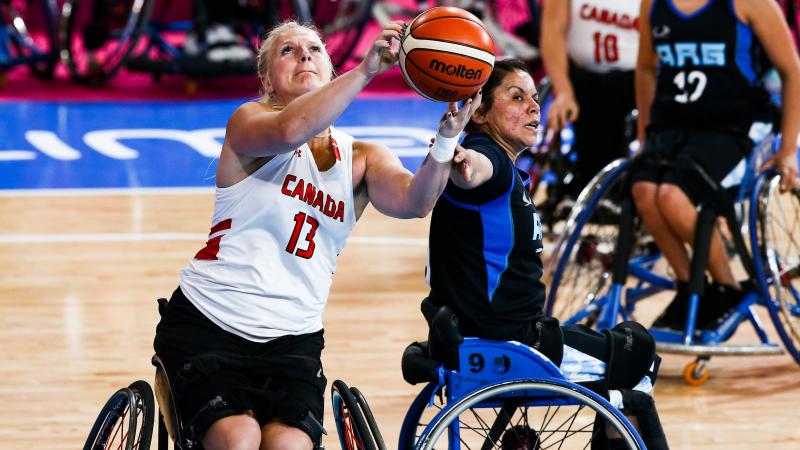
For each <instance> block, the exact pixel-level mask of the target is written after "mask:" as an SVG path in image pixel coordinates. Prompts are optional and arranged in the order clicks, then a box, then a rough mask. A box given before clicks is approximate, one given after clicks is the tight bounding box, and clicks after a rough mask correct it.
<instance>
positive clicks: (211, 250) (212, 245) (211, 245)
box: [194, 219, 233, 261]
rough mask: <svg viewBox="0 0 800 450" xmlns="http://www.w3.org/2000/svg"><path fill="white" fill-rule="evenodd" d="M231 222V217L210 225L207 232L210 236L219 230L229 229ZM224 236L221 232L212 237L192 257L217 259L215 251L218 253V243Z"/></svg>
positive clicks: (209, 259)
mask: <svg viewBox="0 0 800 450" xmlns="http://www.w3.org/2000/svg"><path fill="white" fill-rule="evenodd" d="M232 224H233V219H225V220H223V221H221V222H219V223H217V224H215V225H214V226H212V227H211V232H209V233H208V235H209V236H211V235H212V234H214V233H218V232H220V231H225V230H230V229H231V225H232ZM223 236H225V235H224V234H221V235H219V236H216V237H213V238H211V239H209V240H208V241H207V242H206V246H205V247H203V248H202V249H201V250H200V251H199V252H197V254H196V255H194V259H200V260H203V261H216V260H217V253H219V243H220V241H222V237H223Z"/></svg>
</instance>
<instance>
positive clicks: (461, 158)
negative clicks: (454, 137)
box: [453, 145, 476, 183]
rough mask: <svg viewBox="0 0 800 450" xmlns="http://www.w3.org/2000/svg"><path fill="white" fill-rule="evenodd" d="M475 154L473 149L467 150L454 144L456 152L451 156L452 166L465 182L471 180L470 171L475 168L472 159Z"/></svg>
mask: <svg viewBox="0 0 800 450" xmlns="http://www.w3.org/2000/svg"><path fill="white" fill-rule="evenodd" d="M475 156H476V153H475V151H473V150H467V149H465V148H464V147H462V146H460V145H456V154H455V156H453V164H454V167H453V168H454V169H455V171H456V172H457V173H458V174H459V175H461V177H462V178H463V179H464V181H465V182H467V183H469V182H470V180H472V173H473V172H474V169H475V165H474V164H473V163H472V161H473V159H474V158H475Z"/></svg>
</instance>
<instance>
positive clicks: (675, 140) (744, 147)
mask: <svg viewBox="0 0 800 450" xmlns="http://www.w3.org/2000/svg"><path fill="white" fill-rule="evenodd" d="M752 148H753V143H752V141H751V140H750V139H749V138H748V137H747V136H742V135H739V134H734V133H729V132H724V131H707V130H703V131H700V130H660V131H651V132H648V135H647V140H646V141H645V145H644V149H643V153H644V154H655V155H656V156H657V157H658V158H659V159H663V160H665V161H676V160H677V158H678V156H688V157H689V158H691V159H692V160H693V161H694V162H696V163H697V164H698V165H700V167H702V168H703V170H705V171H706V173H707V174H708V176H709V177H711V179H713V180H714V181H715V182H716V183H720V182H721V181H722V180H723V179H724V178H725V177H726V176H727V175H728V174H729V173H730V172H731V171H732V170H733V169H734V168H735V167H736V166H737V165H738V164H739V162H740V161H741V160H742V159H743V158H747V155H749V154H750V150H751V149H752ZM631 180H632V181H633V182H634V183H635V182H638V181H649V182H651V183H655V184H666V183H669V184H674V185H676V186H678V187H679V188H681V190H683V192H685V193H686V195H687V196H688V197H689V199H690V200H691V201H692V203H694V204H695V205H696V204H697V203H698V202H699V201H700V199H701V198H702V193H700V192H695V189H693V188H692V187H691V186H689V185H687V184H686V183H685V182H683V180H681V178H680V177H678V175H677V174H676V173H675V171H674V170H673V169H671V168H664V167H641V168H639V169H638V170H637V171H636V173H634V174H633V175H632V177H631Z"/></svg>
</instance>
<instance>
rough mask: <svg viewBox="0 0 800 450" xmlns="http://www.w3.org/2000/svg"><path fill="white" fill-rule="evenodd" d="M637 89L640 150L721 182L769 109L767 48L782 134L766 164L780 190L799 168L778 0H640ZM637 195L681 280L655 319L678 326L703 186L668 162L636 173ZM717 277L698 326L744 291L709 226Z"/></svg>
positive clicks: (707, 324)
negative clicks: (762, 60)
mask: <svg viewBox="0 0 800 450" xmlns="http://www.w3.org/2000/svg"><path fill="white" fill-rule="evenodd" d="M640 17H641V21H640V24H641V27H640V31H641V33H640V38H641V42H640V45H639V59H638V65H637V69H636V85H637V88H636V95H637V103H638V107H639V130H638V134H639V140H640V142H643V143H644V147H643V152H644V153H649V154H652V155H655V156H657V157H658V158H659V159H663V160H667V161H675V160H676V159H677V158H678V157H679V156H683V157H689V158H691V159H692V160H693V161H694V162H696V163H697V164H698V165H700V166H701V167H702V168H703V169H704V170H705V171H706V172H707V174H708V175H709V176H710V177H711V178H712V179H713V180H714V181H715V182H717V183H719V182H720V181H722V180H723V179H724V178H725V177H726V176H727V174H728V173H729V172H730V171H731V170H732V169H734V168H735V167H736V166H737V165H738V164H739V162H740V161H741V160H742V158H745V157H747V155H748V154H749V153H750V150H751V149H752V145H753V143H752V142H751V141H750V139H749V137H748V132H749V130H750V127H751V125H752V123H753V121H754V120H755V119H756V118H757V117H758V116H759V115H761V114H763V113H764V111H765V110H767V108H768V106H769V105H768V101H769V99H768V95H767V93H766V91H765V90H764V89H762V88H761V87H760V86H759V85H758V81H759V78H758V75H759V74H760V73H761V71H762V69H763V68H762V67H759V60H758V58H756V57H755V55H757V54H758V53H757V52H758V51H759V50H761V49H762V48H763V50H764V51H766V55H767V56H768V57H769V60H770V62H771V63H772V65H773V66H774V67H775V69H777V71H778V73H779V74H780V76H781V80H782V82H783V88H782V89H783V91H782V104H783V113H782V122H781V124H780V131H781V133H783V141H782V145H781V148H780V150H779V151H778V153H776V154H775V155H774V156H773V157H772V159H770V160H769V161H767V163H766V165H765V168H766V167H774V168H775V169H777V170H778V172H779V173H780V175H781V188H782V190H786V189H787V188H788V187H789V186H790V185H791V184H792V183H793V182H794V179H795V177H796V176H797V136H798V131H800V60H798V56H797V51H796V49H795V48H794V45H793V44H792V40H791V36H790V34H789V30H788V28H787V25H786V22H785V20H784V18H783V16H782V14H781V11H780V9H779V7H778V5H777V3H776V2H775V1H774V0H733V1H731V0H644V1H643V2H642V10H641V15H640ZM633 182H634V184H633V198H634V201H635V203H636V207H637V209H638V210H639V215H640V216H641V218H642V220H643V222H644V225H645V227H646V228H647V230H648V231H649V232H650V233H651V234H652V235H653V238H654V239H655V242H656V244H658V247H659V248H660V249H661V252H662V253H663V254H664V256H665V257H666V258H667V261H668V262H669V264H670V265H671V266H672V269H673V270H674V271H675V276H676V277H677V279H678V284H677V293H676V294H675V298H674V299H673V300H672V303H670V305H669V306H668V307H667V309H666V310H665V311H664V312H663V313H662V314H661V315H660V316H659V317H658V318H657V319H656V321H655V322H654V323H653V326H654V327H658V328H670V329H675V330H682V329H683V328H684V324H685V322H686V316H687V311H688V308H689V293H688V284H687V281H688V279H689V252H688V251H687V248H686V244H690V245H691V243H692V242H694V229H695V223H696V221H697V210H696V205H697V203H698V201H699V199H700V198H701V194H702V193H700V192H697V190H696V189H693V188H692V187H691V186H688V185H687V184H686V182H684V181H683V180H681V179H680V178H679V177H678V176H677V175H676V173H675V172H674V171H673V170H667V171H664V170H663V169H650V168H643V169H642V170H640V171H638V172H637V173H636V174H634V175H633ZM708 271H709V272H710V273H711V277H712V278H713V283H712V284H711V285H710V286H708V287H707V288H706V289H705V293H704V294H703V297H702V298H701V301H700V309H699V312H698V318H697V326H698V328H699V329H711V328H714V327H715V326H716V324H718V323H719V320H721V319H723V318H724V316H725V315H726V313H727V312H728V311H729V310H730V309H731V308H733V307H735V306H736V305H737V304H738V303H739V302H740V301H741V300H742V298H743V297H744V295H745V294H746V293H745V292H744V291H743V289H742V288H741V286H740V285H739V283H738V282H737V280H736V278H735V277H734V275H733V272H732V270H731V267H730V264H729V262H728V256H727V254H726V251H725V248H724V245H723V243H722V240H721V238H720V235H719V232H718V231H716V230H715V231H714V235H713V238H712V241H711V251H710V255H709V260H708Z"/></svg>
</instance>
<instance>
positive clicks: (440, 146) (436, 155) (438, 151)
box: [431, 133, 458, 163]
mask: <svg viewBox="0 0 800 450" xmlns="http://www.w3.org/2000/svg"><path fill="white" fill-rule="evenodd" d="M456 145H458V136H456V137H451V138H449V137H444V136H442V135H441V134H439V133H436V138H435V140H434V141H433V146H432V147H431V158H433V159H434V160H435V161H436V162H440V163H446V162H450V161H452V160H453V155H455V153H456Z"/></svg>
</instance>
